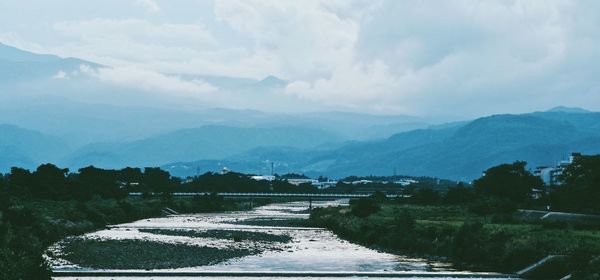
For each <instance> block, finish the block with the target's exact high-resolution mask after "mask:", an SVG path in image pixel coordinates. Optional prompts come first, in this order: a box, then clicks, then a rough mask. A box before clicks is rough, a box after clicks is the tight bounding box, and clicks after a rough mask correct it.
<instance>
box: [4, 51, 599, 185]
mask: <svg viewBox="0 0 600 280" xmlns="http://www.w3.org/2000/svg"><path fill="white" fill-rule="evenodd" d="M102 69H109V68H108V67H106V66H103V65H100V64H96V63H93V62H89V61H85V60H80V59H76V58H60V57H56V56H51V55H39V54H33V53H30V52H25V51H21V50H18V49H15V48H12V47H9V46H6V45H1V44H0V92H1V94H0V124H2V125H0V171H2V172H6V171H8V170H9V169H10V167H12V166H20V167H25V168H30V169H31V168H35V167H36V166H37V165H39V164H41V163H45V162H53V163H56V164H59V165H62V166H65V167H69V168H71V169H78V168H81V167H84V166H88V165H94V166H98V167H104V168H119V167H124V166H138V167H145V166H162V167H163V168H165V169H167V170H169V171H170V172H171V173H172V174H174V175H177V176H190V175H195V174H196V173H197V171H198V170H200V172H204V171H218V170H220V169H222V168H223V167H228V168H230V169H232V170H236V171H240V172H247V173H257V174H266V173H269V172H270V165H271V163H274V165H275V171H276V172H278V173H285V172H301V173H306V174H309V175H313V176H318V175H324V176H329V177H331V178H339V177H344V176H348V175H391V174H393V172H394V169H396V171H397V173H398V174H406V175H415V176H416V175H426V176H435V177H442V178H449V179H456V180H459V179H460V180H471V179H473V178H476V177H478V176H479V175H480V174H481V172H482V171H483V170H485V169H486V168H488V167H491V166H493V165H496V164H499V163H504V162H512V161H515V160H525V161H528V162H529V163H530V166H536V165H552V164H554V163H555V162H556V161H558V160H560V159H561V158H562V157H563V156H566V155H568V154H569V153H570V152H583V153H590V154H592V153H600V144H599V143H600V113H596V112H589V111H586V110H583V109H580V108H567V107H557V108H553V109H551V110H549V111H545V112H534V113H529V114H520V115H493V116H488V117H483V118H478V119H474V120H469V121H462V122H449V123H444V122H440V120H439V119H437V120H436V119H430V118H421V117H412V116H402V115H399V116H397V115H389V116H386V115H369V114H360V113H349V112H339V111H326V112H313V113H273V112H270V113H267V112H261V111H258V110H237V109H225V108H208V107H207V108H195V107H186V106H185V104H183V105H182V104H174V103H170V102H171V101H170V100H165V99H164V97H163V96H162V95H160V94H153V92H152V91H148V90H145V91H144V90H139V89H132V88H127V87H124V86H122V85H119V84H115V83H111V82H106V81H103V80H102V79H101V78H98V76H97V73H99V72H98V71H102ZM169 77H170V76H169ZM177 79H181V81H184V82H186V81H187V82H193V83H197V84H202V85H210V86H211V87H217V88H219V89H220V90H222V91H223V94H224V95H227V94H239V95H244V96H245V97H244V98H247V99H256V98H263V99H264V100H267V101H270V102H274V103H276V102H278V101H277V100H276V99H273V98H275V97H274V96H275V94H274V93H275V92H276V91H278V90H281V89H282V88H284V87H285V86H286V85H287V83H288V82H287V81H285V80H284V79H280V78H278V77H275V76H268V77H265V78H264V79H249V78H240V77H221V76H210V75H202V76H185V75H180V76H177ZM200 81H201V82H200ZM116 98H118V100H119V101H120V104H114V103H110V102H107V100H110V99H116ZM183 100H185V98H183ZM242 102H243V99H242ZM157 104H161V106H158V105H157Z"/></svg>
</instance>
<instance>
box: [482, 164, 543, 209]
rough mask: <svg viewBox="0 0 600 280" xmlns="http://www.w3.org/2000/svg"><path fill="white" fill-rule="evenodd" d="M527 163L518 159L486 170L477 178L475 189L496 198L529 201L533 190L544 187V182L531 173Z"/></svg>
mask: <svg viewBox="0 0 600 280" xmlns="http://www.w3.org/2000/svg"><path fill="white" fill-rule="evenodd" d="M526 164H527V163H526V162H524V161H517V162H514V163H512V164H502V165H498V166H495V167H492V168H490V169H488V170H486V171H485V174H484V175H483V176H482V177H481V178H479V179H477V180H475V182H474V185H475V190H476V191H477V193H478V194H480V195H483V196H486V197H490V198H494V199H507V200H510V201H513V202H516V203H524V202H526V201H528V200H529V199H530V194H531V190H532V189H533V188H542V187H543V185H544V182H543V181H542V179H540V178H539V177H537V176H533V175H532V174H531V173H529V172H528V171H527V170H526V169H525V166H526Z"/></svg>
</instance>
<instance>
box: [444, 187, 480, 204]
mask: <svg viewBox="0 0 600 280" xmlns="http://www.w3.org/2000/svg"><path fill="white" fill-rule="evenodd" d="M475 199H476V195H475V190H474V189H473V188H471V187H465V185H464V184H463V183H462V182H460V183H458V184H457V185H456V187H451V188H448V191H447V192H446V195H445V196H444V201H445V202H446V203H448V204H464V203H469V202H473V201H474V200H475Z"/></svg>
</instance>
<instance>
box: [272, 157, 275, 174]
mask: <svg viewBox="0 0 600 280" xmlns="http://www.w3.org/2000/svg"><path fill="white" fill-rule="evenodd" d="M273 166H274V162H272V161H271V176H273V175H274V174H275V173H273V170H274V168H273Z"/></svg>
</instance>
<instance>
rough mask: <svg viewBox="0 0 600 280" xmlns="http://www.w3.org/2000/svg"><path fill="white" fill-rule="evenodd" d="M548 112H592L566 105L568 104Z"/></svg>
mask: <svg viewBox="0 0 600 280" xmlns="http://www.w3.org/2000/svg"><path fill="white" fill-rule="evenodd" d="M546 112H552V113H555V112H560V113H590V111H588V110H586V109H582V108H579V107H566V106H557V107H554V108H552V109H550V110H548V111H546Z"/></svg>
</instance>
